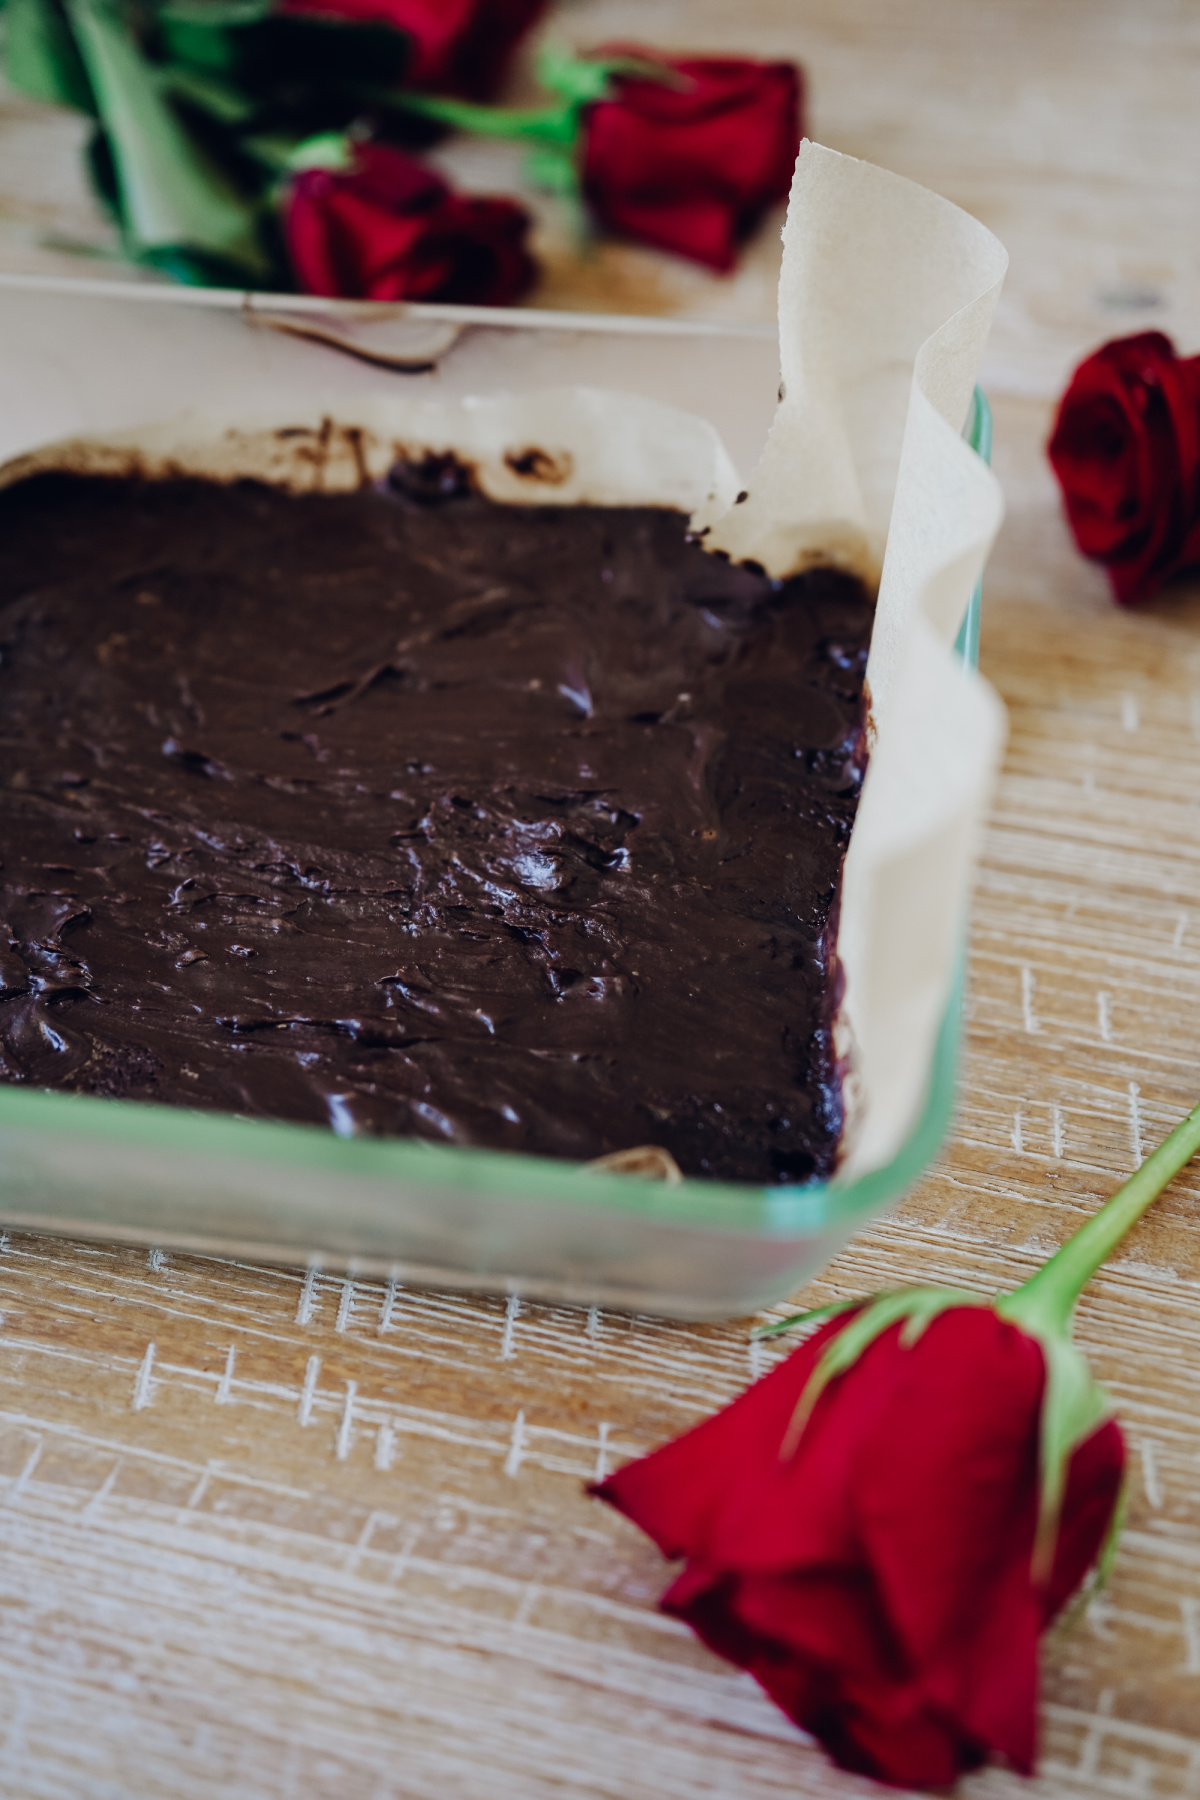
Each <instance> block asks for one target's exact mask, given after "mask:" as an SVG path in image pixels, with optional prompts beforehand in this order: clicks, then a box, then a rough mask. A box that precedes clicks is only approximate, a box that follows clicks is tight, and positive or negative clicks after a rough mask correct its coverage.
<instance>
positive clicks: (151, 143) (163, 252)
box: [67, 0, 272, 283]
mask: <svg viewBox="0 0 1200 1800" xmlns="http://www.w3.org/2000/svg"><path fill="white" fill-rule="evenodd" d="M67 3H68V8H69V16H70V19H71V23H72V25H73V26H74V29H75V35H76V39H77V42H78V44H79V48H80V52H81V54H82V56H83V60H84V63H85V65H86V67H87V71H88V75H89V77H90V79H91V84H92V88H93V91H94V92H95V95H96V99H97V102H98V104H99V110H100V116H101V118H102V120H103V123H104V128H105V135H106V138H107V143H108V148H109V152H110V154H111V157H112V164H113V170H114V174H115V181H116V190H117V196H118V206H119V211H120V217H121V223H122V226H123V229H124V233H125V236H126V239H127V242H128V245H129V249H130V251H131V253H132V254H133V255H135V256H137V257H140V258H142V259H143V260H147V261H152V262H154V263H156V264H157V265H158V266H160V267H161V266H164V258H165V259H167V262H168V263H170V262H171V261H172V259H174V260H176V261H178V259H180V258H182V259H183V262H184V263H185V264H187V265H188V266H191V261H194V260H196V259H199V261H200V262H202V263H203V264H204V265H205V266H208V267H210V268H216V269H224V270H226V271H227V272H228V274H227V279H229V278H232V279H234V280H241V281H250V282H254V283H259V282H262V281H264V280H267V279H269V278H270V276H271V273H272V266H271V262H270V259H269V258H268V256H267V255H266V253H265V251H264V249H263V245H262V242H261V240H260V237H259V234H258V230H257V221H256V212H255V205H254V202H253V201H252V200H251V199H249V198H247V197H246V196H245V195H244V194H242V193H241V192H240V191H239V189H238V188H237V187H236V186H235V185H234V183H233V182H232V181H231V180H230V178H229V177H228V176H227V175H226V174H225V172H224V171H223V170H222V169H220V168H219V167H218V166H217V164H216V163H215V162H214V161H213V160H212V158H211V156H210V155H209V154H208V153H207V151H206V150H205V149H204V148H203V146H202V145H201V144H200V143H199V142H198V140H197V139H196V138H195V137H194V136H193V134H192V133H190V132H189V131H188V130H187V129H186V127H185V126H184V124H183V122H182V120H181V119H180V118H179V116H178V114H177V113H176V112H175V111H174V109H173V108H172V106H171V104H170V101H169V100H168V98H167V97H166V95H165V94H164V93H163V92H162V89H161V87H160V84H159V81H158V78H157V72H156V71H155V70H154V68H153V67H152V65H151V64H150V63H148V62H147V61H146V59H145V58H144V57H143V55H142V53H141V51H140V49H139V48H138V45H137V43H136V42H135V40H134V37H133V34H132V32H131V30H130V29H129V26H128V25H127V23H126V21H125V19H124V17H123V16H122V14H121V12H120V11H119V10H118V9H117V7H116V5H114V4H113V3H112V0H67ZM189 259H191V260H189Z"/></svg>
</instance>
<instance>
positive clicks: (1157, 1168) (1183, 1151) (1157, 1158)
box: [996, 1106, 1200, 1333]
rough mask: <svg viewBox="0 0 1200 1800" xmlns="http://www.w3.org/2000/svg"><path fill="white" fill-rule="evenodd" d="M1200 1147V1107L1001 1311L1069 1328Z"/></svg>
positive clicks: (1063, 1329)
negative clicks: (1103, 1271) (1082, 1301)
mask: <svg viewBox="0 0 1200 1800" xmlns="http://www.w3.org/2000/svg"><path fill="white" fill-rule="evenodd" d="M1198 1150H1200V1106H1197V1107H1196V1108H1195V1110H1194V1111H1192V1112H1190V1113H1189V1114H1188V1116H1187V1118H1186V1119H1184V1120H1183V1121H1182V1122H1181V1123H1180V1124H1178V1125H1177V1126H1176V1127H1175V1129H1174V1131H1173V1132H1172V1133H1171V1135H1170V1137H1168V1138H1165V1139H1164V1140H1163V1142H1162V1143H1161V1144H1160V1145H1159V1146H1158V1149H1157V1150H1155V1151H1154V1152H1153V1154H1152V1155H1150V1156H1148V1157H1147V1158H1146V1160H1145V1162H1144V1163H1143V1164H1142V1166H1141V1168H1140V1169H1139V1170H1138V1171H1137V1174H1136V1175H1132V1176H1130V1178H1129V1180H1128V1181H1127V1182H1126V1183H1125V1185H1124V1187H1122V1188H1118V1189H1117V1192H1116V1193H1115V1194H1114V1195H1113V1196H1112V1199H1111V1200H1107V1201H1106V1202H1105V1204H1104V1205H1103V1206H1102V1207H1101V1208H1100V1211H1099V1212H1098V1213H1096V1214H1094V1215H1093V1217H1092V1218H1090V1219H1089V1220H1088V1221H1087V1223H1086V1224H1085V1225H1081V1226H1080V1227H1079V1230H1078V1231H1077V1232H1076V1233H1075V1235H1074V1236H1073V1237H1070V1238H1068V1239H1067V1241H1066V1243H1065V1244H1064V1245H1063V1246H1062V1249H1061V1250H1056V1251H1055V1253H1054V1255H1053V1256H1052V1257H1051V1258H1050V1260H1049V1262H1047V1263H1044V1264H1043V1265H1042V1267H1041V1268H1040V1269H1039V1270H1038V1272H1037V1274H1036V1275H1032V1276H1031V1277H1030V1278H1029V1280H1028V1281H1027V1282H1025V1283H1024V1285H1023V1286H1022V1287H1019V1288H1018V1289H1017V1291H1016V1293H1014V1294H1008V1295H1006V1296H1005V1297H1004V1299H1003V1300H1000V1301H998V1302H997V1305H996V1310H997V1312H1000V1313H1002V1314H1004V1316H1005V1317H1006V1318H1011V1319H1014V1320H1015V1321H1016V1322H1017V1323H1018V1324H1022V1325H1027V1326H1032V1325H1035V1324H1038V1325H1041V1326H1043V1327H1044V1328H1046V1329H1048V1330H1051V1331H1056V1332H1064V1333H1065V1332H1066V1330H1067V1329H1068V1327H1069V1325H1070V1321H1071V1314H1072V1313H1073V1312H1074V1310H1075V1303H1076V1301H1077V1300H1078V1299H1079V1296H1080V1294H1081V1293H1082V1292H1083V1289H1084V1287H1085V1286H1086V1285H1087V1283H1088V1282H1089V1281H1090V1280H1091V1278H1092V1276H1093V1275H1094V1274H1095V1273H1096V1271H1097V1269H1098V1268H1099V1267H1100V1266H1101V1264H1102V1263H1104V1262H1106V1261H1107V1259H1108V1258H1109V1257H1110V1256H1111V1255H1112V1253H1113V1251H1114V1250H1115V1249H1116V1247H1117V1245H1118V1244H1119V1243H1120V1242H1121V1239H1122V1238H1123V1237H1124V1236H1125V1234H1126V1232H1128V1231H1130V1230H1132V1228H1133V1226H1134V1225H1136V1224H1137V1222H1138V1220H1139V1219H1140V1218H1141V1216H1142V1214H1143V1213H1144V1212H1145V1211H1146V1208H1147V1207H1148V1206H1150V1205H1151V1203H1152V1202H1153V1201H1155V1200H1157V1198H1158V1196H1159V1195H1160V1194H1161V1193H1162V1191H1163V1189H1164V1188H1165V1187H1166V1185H1167V1183H1168V1182H1169V1181H1171V1180H1172V1179H1173V1178H1174V1177H1175V1176H1176V1175H1178V1173H1179V1171H1180V1169H1182V1168H1183V1167H1184V1166H1185V1164H1187V1163H1189V1162H1190V1161H1191V1160H1192V1158H1193V1156H1195V1154H1196V1152H1197V1151H1198Z"/></svg>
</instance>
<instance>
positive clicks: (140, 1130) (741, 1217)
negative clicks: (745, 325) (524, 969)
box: [0, 388, 992, 1238]
mask: <svg viewBox="0 0 1200 1800" xmlns="http://www.w3.org/2000/svg"><path fill="white" fill-rule="evenodd" d="M963 436H964V437H965V438H966V441H967V442H968V444H969V445H970V446H971V448H972V449H973V450H975V451H976V452H977V454H978V455H980V456H981V457H982V458H983V459H984V461H990V457H991V443H992V418H991V409H990V408H989V406H988V403H987V399H986V397H985V396H984V394H983V392H982V391H981V390H980V389H979V388H976V389H975V393H974V397H973V400H972V404H971V412H970V416H969V418H968V420H967V424H966V427H965V430H964V432H963ZM981 604H982V589H981V586H977V587H976V589H975V592H974V594H973V595H972V596H971V602H970V605H969V606H968V608H967V613H966V616H965V617H964V619H963V623H962V627H961V629H960V631H959V635H958V640H957V648H958V650H959V653H960V654H961V655H962V657H963V658H964V660H965V661H966V662H968V663H970V664H971V665H972V666H975V665H976V664H977V663H978V656H979V615H980V607H981ZM964 965H965V956H963V957H960V961H959V967H958V972H957V974H956V977H955V983H954V988H953V991H952V993H951V995H950V1000H949V1003H948V1005H947V1007H946V1011H945V1014H944V1016H943V1019H942V1024H941V1029H940V1031H939V1033H938V1038H937V1043H936V1046H935V1049H934V1056H933V1065H932V1068H931V1071H930V1082H929V1093H928V1097H927V1099H926V1102H925V1107H924V1109H923V1111H922V1114H921V1117H920V1119H919V1120H918V1122H917V1124H916V1126H915V1128H914V1129H913V1131H912V1132H911V1133H910V1135H909V1137H908V1138H907V1139H906V1140H905V1142H904V1144H903V1145H902V1146H901V1148H900V1150H899V1151H898V1153H897V1154H896V1156H895V1157H893V1159H892V1161H891V1162H889V1163H887V1164H885V1165H884V1166H883V1167H882V1168H879V1169H873V1170H872V1171H871V1172H870V1173H869V1174H867V1175H864V1176H861V1177H860V1178H859V1179H858V1180H856V1181H853V1182H847V1183H845V1184H837V1183H819V1184H814V1185H810V1186H807V1187H771V1188H763V1187H755V1186H750V1185H747V1184H742V1183H733V1182H717V1181H705V1180H685V1181H683V1182H682V1183H680V1184H679V1185H677V1186H675V1187H668V1186H666V1185H665V1184H664V1183H662V1182H650V1181H640V1180H637V1179H634V1178H632V1177H629V1176H615V1175H601V1174H597V1173H595V1172H594V1171H591V1170H588V1169H585V1168H582V1167H580V1166H579V1165H572V1164H565V1163H562V1162H557V1161H555V1160H553V1159H551V1158H549V1157H541V1156H525V1155H519V1154H514V1153H510V1152H503V1151H501V1152H497V1151H489V1150H468V1149H459V1148H457V1147H454V1146H451V1145H439V1144H429V1143H424V1142H421V1141H417V1140H413V1139H404V1138H339V1137H335V1136H334V1135H333V1133H332V1132H330V1131H328V1130H327V1129H325V1128H324V1127H321V1126H315V1125H279V1124H272V1123H270V1122H268V1121H263V1120H257V1119H241V1118H237V1117H235V1116H233V1115H230V1114H227V1113H200V1112H192V1111H189V1110H187V1109H186V1108H183V1107H172V1106H156V1105H153V1104H150V1103H146V1102H139V1101H133V1100H108V1099H101V1098H98V1097H96V1096H93V1095H87V1094H61V1093H54V1092H48V1091H45V1090H28V1089H25V1088H21V1087H9V1086H0V1132H3V1131H9V1132H17V1133H23V1132H34V1133H62V1134H66V1135H69V1136H72V1137H79V1136H84V1137H93V1138H97V1139H102V1140H104V1141H106V1142H108V1143H113V1142H118V1143H120V1142H124V1143H127V1144H129V1145H130V1147H131V1148H137V1149H146V1150H155V1151H160V1152H161V1151H168V1152H171V1153H173V1154H174V1155H176V1156H180V1157H187V1158H189V1159H190V1158H204V1159H209V1158H217V1159H220V1158H230V1159H234V1160H236V1161H238V1162H240V1163H256V1162H258V1163H271V1164H273V1165H274V1166H275V1167H279V1166H280V1165H281V1164H283V1165H286V1164H288V1163H294V1164H297V1165H303V1166H304V1167H305V1168H306V1169H307V1170H310V1171H311V1170H313V1169H314V1168H318V1169H325V1170H328V1171H329V1173H330V1175H331V1176H335V1177H336V1176H341V1177H343V1178H344V1179H349V1180H353V1179H355V1178H356V1177H371V1178H374V1179H376V1180H378V1179H380V1178H384V1179H392V1180H394V1181H396V1182H403V1181H419V1182H421V1183H422V1184H423V1185H428V1184H437V1185H444V1186H446V1187H454V1188H457V1189H459V1190H460V1191H461V1190H463V1189H467V1190H471V1191H476V1192H487V1193H490V1194H495V1195H496V1196H497V1197H498V1198H499V1197H501V1196H509V1195H514V1196H519V1197H520V1198H521V1199H523V1200H525V1201H543V1202H545V1203H547V1204H550V1205H559V1206H561V1205H563V1204H564V1203H569V1204H578V1205H579V1206H581V1207H582V1206H590V1207H597V1206H600V1207H603V1208H604V1209H605V1210H610V1211H618V1212H623V1213H631V1214H636V1215H638V1216H640V1217H642V1218H644V1219H647V1220H653V1221H655V1222H661V1223H663V1224H672V1223H673V1224H687V1225H690V1226H693V1227H701V1228H705V1229H709V1230H714V1231H720V1230H726V1231H736V1232H738V1233H740V1234H745V1233H754V1234H758V1235H764V1236H778V1237H781V1238H782V1237H790V1236H794V1235H795V1234H797V1233H801V1234H804V1235H810V1234H812V1233H815V1232H817V1231H820V1230H822V1229H824V1228H828V1227H832V1226H839V1225H845V1224H846V1223H848V1222H850V1221H852V1220H854V1219H855V1218H856V1217H858V1216H859V1215H860V1214H862V1213H865V1212H868V1211H870V1210H872V1209H873V1208H876V1207H878V1206H880V1205H882V1204H883V1203H884V1202H886V1201H887V1200H891V1199H895V1198H897V1197H898V1196H899V1195H900V1194H901V1193H902V1192H903V1191H904V1189H905V1188H907V1187H908V1186H909V1185H910V1184H911V1183H912V1182H913V1181H915V1180H916V1178H917V1176H918V1175H919V1174H920V1173H921V1171H922V1170H923V1169H924V1168H925V1167H926V1165H927V1164H928V1163H929V1161H930V1160H931V1158H932V1157H933V1156H934V1154H935V1153H936V1151H937V1149H938V1147H939V1145H940V1144H941V1141H942V1139H943V1137H944V1136H945V1134H946V1130H947V1128H948V1126H949V1123H950V1119H951V1115H952V1113H953V1110H954V1087H955V1076H956V1071H957V1065H958V1041H959V1034H960V1021H961V1014H962V995H963V972H964Z"/></svg>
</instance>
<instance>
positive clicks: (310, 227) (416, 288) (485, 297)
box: [283, 143, 536, 306]
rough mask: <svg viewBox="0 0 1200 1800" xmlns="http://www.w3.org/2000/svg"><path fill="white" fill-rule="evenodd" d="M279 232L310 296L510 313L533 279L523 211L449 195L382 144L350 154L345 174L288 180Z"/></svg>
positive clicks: (434, 178) (427, 172)
mask: <svg viewBox="0 0 1200 1800" xmlns="http://www.w3.org/2000/svg"><path fill="white" fill-rule="evenodd" d="M283 223H284V234H285V237H286V240H287V247H288V255H289V257H290V259H291V264H292V269H293V271H294V273H295V276H296V279H297V281H298V282H299V284H300V286H301V287H302V288H304V289H305V290H306V291H307V292H308V293H310V294H329V295H331V296H337V297H340V298H342V299H360V300H451V301H458V302H462V303H466V304H474V305H478V306H511V305H512V304H513V302H514V301H517V300H519V299H520V298H521V297H522V295H523V294H525V293H526V292H527V291H528V289H529V286H530V284H531V282H532V281H533V278H534V275H535V273H536V269H535V266H534V262H533V259H532V257H531V256H530V255H529V252H528V250H527V249H526V247H525V240H526V236H527V233H528V230H529V216H528V214H527V213H526V212H525V210H524V208H522V207H520V206H517V205H516V204H515V202H513V201H511V200H478V199H472V198H469V197H467V196H465V195H461V194H456V193H454V192H453V190H452V189H451V188H450V187H449V186H448V185H447V183H446V182H444V181H443V180H442V178H441V176H440V175H437V174H435V173H434V171H433V170H432V169H429V168H426V167H425V166H424V165H423V164H422V163H419V162H416V161H414V159H413V158H412V157H411V156H406V155H405V154H404V152H403V151H401V150H396V149H393V148H392V146H391V145H390V144H371V143H368V144H362V145H360V146H359V147H358V149H357V151H356V160H355V166H354V168H353V169H350V170H346V171H342V170H333V169H305V170H303V171H302V172H301V173H300V174H298V175H296V176H295V177H294V178H293V180H292V183H291V186H290V188H289V189H288V193H287V197H286V200H285V202H284V217H283Z"/></svg>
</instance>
